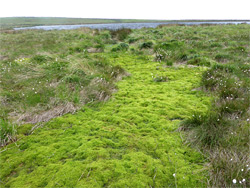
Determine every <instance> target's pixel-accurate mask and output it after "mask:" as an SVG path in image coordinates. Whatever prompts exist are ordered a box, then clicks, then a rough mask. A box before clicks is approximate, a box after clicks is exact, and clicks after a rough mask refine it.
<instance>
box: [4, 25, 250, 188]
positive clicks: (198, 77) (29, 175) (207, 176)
mask: <svg viewBox="0 0 250 188" xmlns="http://www.w3.org/2000/svg"><path fill="white" fill-rule="evenodd" d="M1 44H4V45H1V59H2V60H1V65H0V66H1V76H0V79H1V83H0V84H1V88H0V91H1V98H0V99H1V103H2V104H5V105H3V107H2V108H1V111H0V112H1V118H2V120H3V121H2V122H8V123H9V124H10V125H12V124H11V120H12V122H15V121H17V119H18V118H17V117H19V116H20V117H21V116H22V115H23V114H31V117H33V116H36V115H41V113H44V112H49V110H52V109H55V108H57V107H58V106H63V105H65V104H67V103H68V102H69V103H71V104H72V105H73V106H74V107H75V108H76V110H77V112H76V113H75V114H66V115H64V116H61V117H57V118H54V119H52V120H50V121H48V122H43V123H38V124H35V125H34V124H27V121H26V122H25V119H23V121H22V125H18V126H17V128H16V129H15V130H17V132H16V134H14V132H15V131H12V132H11V131H9V132H8V130H7V131H6V130H5V129H3V128H2V127H3V126H2V127H1V128H2V129H1V139H2V140H1V141H4V144H8V145H7V146H4V147H2V149H1V184H2V185H3V186H5V187H30V186H31V187H33V186H35V187H38V186H42V187H44V186H48V187H56V186H58V187H60V186H61V187H104V186H111V187H124V186H129V187H162V186H166V187H175V186H179V187H206V186H208V185H207V183H208V182H209V181H208V180H211V181H213V182H212V183H211V182H209V183H210V185H222V184H221V181H225V183H226V185H228V186H242V187H246V186H247V185H249V182H248V178H249V168H247V166H246V165H249V164H248V162H249V159H248V158H246V157H245V156H246V154H247V152H248V149H249V145H248V144H249V142H248V139H249V138H248V137H247V136H248V131H249V123H248V122H247V116H248V113H249V110H248V108H249V105H248V106H243V107H242V108H247V109H246V111H245V112H244V113H243V111H244V110H242V109H238V108H233V107H232V108H233V109H234V110H233V111H234V112H235V109H236V112H237V114H238V116H239V120H238V119H237V122H241V123H238V124H237V125H238V127H240V129H234V132H233V134H231V130H232V129H231V128H230V129H229V131H228V129H227V128H225V130H226V131H225V132H226V133H229V134H226V133H225V134H224V135H223V137H222V139H223V142H219V141H218V142H216V144H217V145H216V146H213V147H210V145H209V147H208V142H205V144H204V143H203V142H201V140H200V135H199V131H198V132H196V129H195V130H194V129H192V126H189V127H188V129H187V128H186V129H184V128H183V130H185V131H186V132H183V131H181V132H180V131H178V129H179V128H180V126H182V125H183V123H184V122H185V121H186V122H187V123H186V124H188V123H189V124H190V122H191V125H196V126H195V127H196V128H197V127H198V128H199V126H200V124H199V122H200V121H198V123H197V121H195V122H194V121H193V119H192V117H196V115H197V114H198V117H199V115H202V114H206V113H207V112H208V111H209V110H211V109H213V106H216V105H214V103H213V100H214V99H216V98H218V96H220V95H219V94H218V93H216V92H214V91H212V90H211V91H210V92H206V90H202V89H201V88H199V87H200V86H204V87H205V88H206V89H207V91H208V90H209V88H208V85H206V84H207V83H204V81H202V80H203V79H204V78H206V74H207V71H210V69H211V70H216V72H218V70H222V71H225V72H226V73H228V72H229V73H230V71H227V70H228V69H229V68H228V67H227V66H229V67H234V68H232V70H235V71H231V72H236V73H237V74H236V73H235V74H232V75H233V77H234V78H235V77H236V76H237V84H243V86H244V88H248V87H249V25H237V26H233V25H225V26H193V27H190V26H168V27H161V28H156V29H141V30H126V29H125V30H122V31H118V32H111V31H96V30H89V29H80V30H72V31H18V32H17V31H16V32H3V33H1ZM21 60H22V61H21ZM218 65H221V67H222V68H221V67H220V68H218V69H217V68H216V69H215V68H213V67H214V66H217V67H218ZM224 66H226V67H225V68H223V67H224ZM210 67H212V68H210ZM242 67H243V68H242ZM230 70H231V69H230ZM238 70H242V72H239V71H238ZM212 73H213V72H211V74H212ZM219 73H221V72H219ZM222 73H223V72H222ZM222 73H221V74H222ZM22 75H25V76H23V77H22ZM222 75H224V73H223V74H222ZM230 76H231V73H230ZM17 77H18V78H19V79H16V80H15V79H14V78H17ZM214 78H220V77H218V75H216V76H214ZM121 79H122V80H121ZM235 79H236V78H235ZM103 80H104V81H103ZM118 80H119V81H118ZM215 80H216V79H215ZM218 80H221V78H220V79H217V81H218ZM239 80H240V81H239ZM117 81H118V82H117ZM39 82H41V83H39ZM96 82H98V83H99V84H95V85H94V86H95V87H93V85H91V83H96ZM55 83H57V84H55ZM39 84H40V85H39ZM50 84H52V86H53V87H51V86H50ZM209 84H210V85H209V86H211V85H212V86H217V85H218V83H217V82H216V81H214V82H212V83H210V82H209ZM213 84H214V85H213ZM216 84H217V85H216ZM219 85H220V83H219ZM34 86H36V87H34ZM37 86H39V87H40V89H39V90H35V89H34V90H33V88H37ZM215 88H218V87H215ZM234 88H235V86H234ZM214 90H215V89H214ZM236 90H239V91H242V92H243V94H242V95H238V96H240V98H243V97H242V96H244V99H245V100H246V101H248V100H249V98H247V96H248V94H247V93H246V91H248V90H242V89H241V88H238V86H237V88H236ZM84 91H88V92H87V95H86V92H84ZM35 92H37V93H35ZM242 92H241V93H242ZM65 93H66V94H67V95H63V94H65ZM22 94H24V96H23V95H22ZM35 94H39V97H37V98H35V99H33V98H32V97H33V96H36V95H35ZM104 94H105V95H104ZM111 94H112V97H111V98H110V96H111ZM229 94H230V92H229ZM27 95H28V96H29V95H30V96H31V97H26V96H27ZM102 95H103V96H108V98H109V100H108V101H106V100H105V101H106V102H103V101H104V99H105V97H104V98H103V97H100V96H102ZM86 96H87V97H86ZM43 98H44V100H42V99H43ZM235 98H237V97H235ZM85 100H86V101H85ZM55 101H56V102H55ZM6 104H8V105H6ZM212 104H213V105H212ZM244 104H248V103H244ZM237 105H238V104H237ZM24 106H25V108H24ZM237 110H239V111H240V112H241V111H242V112H241V113H240V115H239V113H238V111H237ZM13 114H14V115H13ZM32 115H33V116H32ZM59 115H62V114H59ZM222 115H223V117H224V116H225V117H227V115H225V114H222ZM202 117H203V116H202ZM203 120H204V122H209V121H208V120H206V117H205V118H204V119H203ZM225 122H226V121H225ZM5 125H6V123H5ZM216 125H217V124H216ZM223 125H224V124H223ZM225 125H228V126H225V127H232V125H231V124H225ZM202 126H204V125H203V124H202ZM202 126H201V127H202ZM190 127H191V128H190ZM198 128H197V130H199V129H198ZM190 129H191V130H190ZM220 130H221V129H220ZM4 131H5V132H4ZM215 131H216V130H215ZM3 133H4V134H8V135H9V137H10V138H11V139H9V140H8V138H7V139H6V137H4V136H3V137H2V135H4V134H3ZM189 133H191V134H189ZM243 133H244V134H243ZM190 135H191V136H193V139H191V140H190V139H189V138H190ZM242 135H243V136H242ZM196 137H197V138H199V139H197V140H196V141H198V144H197V142H192V141H193V140H195V139H194V138H196ZM232 138H237V141H235V140H232ZM238 138H243V139H238ZM4 139H5V140H4ZM12 141H15V142H13V143H11V142H12ZM187 143H195V144H196V145H197V146H198V147H194V146H193V145H192V144H191V145H188V144H187ZM221 143H223V144H221ZM225 143H229V144H228V145H227V144H225ZM230 144H231V145H232V144H236V145H238V146H239V148H241V151H238V150H234V149H231V150H230V152H235V153H233V154H235V156H236V155H237V154H239V152H241V154H240V155H237V156H243V158H242V159H240V160H238V161H237V160H234V159H233V160H232V161H233V162H232V164H233V165H237V164H238V165H239V166H240V167H239V168H235V171H234V169H230V168H228V166H230V164H231V162H230V161H222V160H220V162H221V163H220V166H219V167H218V164H219V163H216V164H215V163H211V159H212V157H211V156H212V155H210V154H211V153H215V151H219V154H221V153H220V152H229V150H228V148H229V147H231V145H230ZM200 145H201V146H200ZM203 146H204V148H206V149H205V150H203V149H204V148H202V147H203ZM229 156H230V155H229ZM244 157H245V158H244ZM239 158H240V157H239ZM242 160H245V161H242ZM242 162H244V164H243V163H242ZM240 163H242V164H240ZM228 164H229V165H228ZM216 165H217V166H216ZM242 165H243V166H242ZM224 167H227V168H225V169H226V170H225V171H223V170H222V171H221V174H220V175H223V174H226V176H227V177H224V179H223V178H222V179H219V180H216V179H213V178H211V177H213V171H214V169H224ZM241 169H243V171H241ZM217 172H218V171H217ZM214 174H216V173H214ZM217 175H218V174H217ZM233 179H237V184H236V185H234V184H233V182H232V180H233ZM243 179H245V181H244V182H242V180H243ZM239 180H240V181H241V183H239ZM216 181H217V182H216ZM223 183H224V182H223Z"/></svg>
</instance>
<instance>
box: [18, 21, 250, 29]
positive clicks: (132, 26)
mask: <svg viewBox="0 0 250 188" xmlns="http://www.w3.org/2000/svg"><path fill="white" fill-rule="evenodd" d="M242 23H246V24H250V21H246V22H236V21H232V22H226V21H224V22H219V21H218V22H157V23H110V24H84V25H49V26H33V27H20V28H14V30H25V29H42V30H63V29H66V30H68V29H78V28H81V27H88V28H91V29H110V30H116V29H121V28H130V29H141V28H144V27H146V28H156V27H157V26H159V25H161V24H165V25H168V24H183V25H201V24H219V25H225V24H242Z"/></svg>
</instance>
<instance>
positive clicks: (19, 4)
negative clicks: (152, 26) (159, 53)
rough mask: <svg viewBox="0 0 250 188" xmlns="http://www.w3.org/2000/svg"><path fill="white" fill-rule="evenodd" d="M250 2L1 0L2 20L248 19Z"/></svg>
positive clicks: (244, 0)
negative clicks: (18, 17)
mask: <svg viewBox="0 0 250 188" xmlns="http://www.w3.org/2000/svg"><path fill="white" fill-rule="evenodd" d="M249 7H250V0H67V1H65V0H1V2H0V17H13V16H25V17H30V16H32V17H75V18H113V19H115V18H116V19H160V20H161V19H162V20H181V19H247V20H250V11H249V10H250V8H249Z"/></svg>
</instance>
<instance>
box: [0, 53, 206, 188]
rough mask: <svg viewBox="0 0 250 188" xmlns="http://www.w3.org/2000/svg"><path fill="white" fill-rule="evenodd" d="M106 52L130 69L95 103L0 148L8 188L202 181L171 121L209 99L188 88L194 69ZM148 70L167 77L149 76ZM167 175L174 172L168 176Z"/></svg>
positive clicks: (197, 75)
mask: <svg viewBox="0 0 250 188" xmlns="http://www.w3.org/2000/svg"><path fill="white" fill-rule="evenodd" d="M106 57H107V58H108V59H109V60H110V61H112V62H113V63H114V65H120V66H122V67H124V68H125V69H126V70H127V71H128V72H130V73H131V76H130V77H127V78H125V79H123V80H122V81H120V82H119V83H118V88H119V91H118V92H117V93H115V94H114V96H113V98H112V99H111V100H110V101H109V102H107V103H104V104H100V105H99V106H98V107H95V108H92V107H85V108H84V110H83V111H84V112H83V111H79V112H78V113H77V114H75V115H65V116H63V117H58V118H56V119H54V120H52V121H50V122H48V123H47V124H46V125H45V126H44V127H43V128H40V129H37V130H36V131H35V133H34V134H32V135H29V136H26V137H25V136H23V137H22V139H21V140H20V141H18V142H16V143H15V144H10V145H9V146H7V147H6V148H5V149H6V151H2V153H1V181H2V183H3V184H4V185H5V186H6V187H8V186H10V187H30V186H31V187H45V186H47V187H57V186H62V187H105V186H111V187H125V186H128V187H164V186H170V187H174V186H181V187H202V186H205V181H206V180H205V179H206V177H205V175H206V173H205V171H204V169H203V168H204V167H203V165H204V159H203V157H202V156H201V154H200V153H198V152H196V151H194V150H192V149H190V148H189V147H187V146H185V145H184V144H183V142H182V139H181V137H180V135H179V133H178V132H176V131H175V130H176V128H177V127H178V123H179V121H180V120H181V119H184V118H186V117H188V116H191V114H192V111H193V109H196V110H201V111H204V110H205V109H206V106H207V105H208V104H209V99H208V98H207V97H205V96H203V94H202V93H201V92H199V91H191V90H192V88H194V87H196V86H197V83H199V80H200V79H201V72H202V71H201V69H200V68H160V69H158V70H157V69H156V67H157V66H158V65H160V64H159V63H158V62H152V61H151V60H150V61H145V60H139V59H138V58H137V57H136V56H128V55H121V56H119V58H112V57H109V55H106ZM151 74H154V75H156V74H159V75H160V74H164V75H167V76H169V77H171V78H172V79H171V80H169V81H168V82H155V81H154V80H153V78H152V76H151ZM173 175H174V176H173Z"/></svg>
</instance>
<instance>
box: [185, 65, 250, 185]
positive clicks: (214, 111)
mask: <svg viewBox="0 0 250 188" xmlns="http://www.w3.org/2000/svg"><path fill="white" fill-rule="evenodd" d="M246 66H247V65H244V66H243V67H244V69H242V68H241V66H239V65H237V64H233V65H214V66H213V67H212V68H211V69H209V70H208V71H206V72H204V74H203V77H202V82H201V84H202V86H203V87H204V88H205V89H206V90H209V91H212V92H213V93H215V98H216V99H214V102H213V104H212V106H211V108H210V109H209V111H207V112H205V113H202V114H201V113H196V114H194V115H193V116H192V117H191V118H190V119H188V120H186V121H185V122H184V123H183V127H184V129H186V130H187V131H188V141H189V142H191V143H192V144H193V145H196V146H198V147H199V148H201V149H202V150H203V151H204V152H205V153H206V154H207V155H208V158H209V161H210V186H212V187H213V186H216V187H218V186H219V187H228V186H233V187H238V186H241V187H248V186H250V182H249V181H248V180H249V178H250V173H249V170H250V169H249V168H248V166H249V162H250V161H249V153H250V150H249V148H250V145H249V143H250V137H249V135H250V131H249V130H250V129H249V128H250V120H249V117H250V116H249V115H250V114H249V112H250V92H249V89H250V87H249V86H250V85H249V81H250V79H249V76H246V75H245V74H244V73H245V72H246V71H245V70H246V69H245V68H246ZM247 69H248V70H250V66H249V65H248V68H247Z"/></svg>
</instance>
